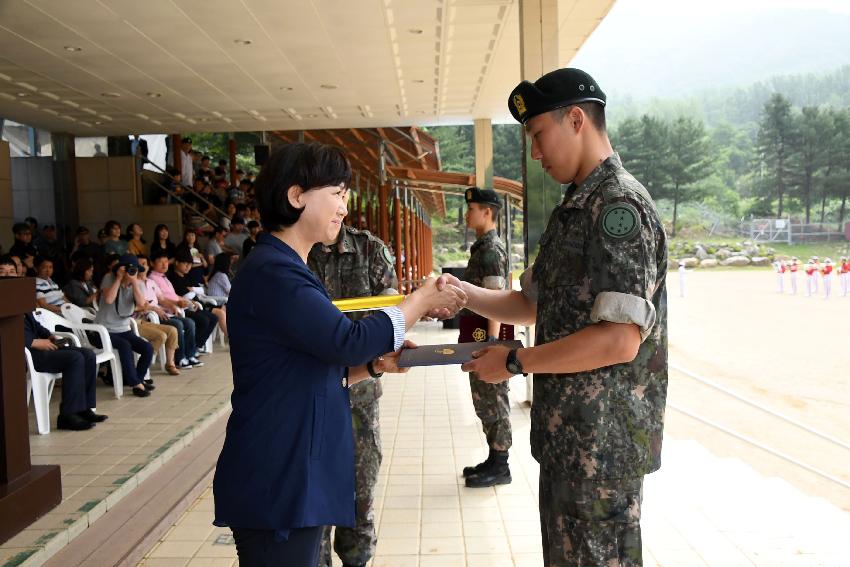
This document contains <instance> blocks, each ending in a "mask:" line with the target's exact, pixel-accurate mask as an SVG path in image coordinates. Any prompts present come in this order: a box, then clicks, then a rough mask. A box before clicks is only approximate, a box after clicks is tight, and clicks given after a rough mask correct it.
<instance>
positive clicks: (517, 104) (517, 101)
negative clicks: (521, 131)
mask: <svg viewBox="0 0 850 567" xmlns="http://www.w3.org/2000/svg"><path fill="white" fill-rule="evenodd" d="M513 100H514V108H516V111H517V113H518V114H519V115H520V118H521V117H522V115H523V114H525V113H526V112H527V109H526V108H525V99H523V98H522V95H521V94H519V93H517V94H515V95H514V99H513Z"/></svg>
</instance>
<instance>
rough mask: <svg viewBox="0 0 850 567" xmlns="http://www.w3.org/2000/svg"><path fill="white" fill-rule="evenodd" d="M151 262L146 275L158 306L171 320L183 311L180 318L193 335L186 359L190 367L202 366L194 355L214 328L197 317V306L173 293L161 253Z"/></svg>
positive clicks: (205, 319) (165, 263)
mask: <svg viewBox="0 0 850 567" xmlns="http://www.w3.org/2000/svg"><path fill="white" fill-rule="evenodd" d="M151 262H152V265H151V272H150V274H148V280H151V281H153V282H154V283H155V284H156V285H157V287H158V288H159V295H158V296H157V299H158V300H159V304H160V305H161V306H162V307H163V308H164V309H165V311H166V313H168V315H169V317H171V318H173V317H174V316H175V315H180V311H179V310H181V309H182V310H185V311H183V313H182V315H181V316H183V317H185V318H186V319H187V320H188V321H187V323H189V322H191V328H192V331H193V333H192V334H193V335H194V337H193V338H194V343H189V341H188V337H187V342H186V353H185V354H186V358H187V360H188V361H189V363H190V364H191V365H192V366H202V365H203V363H201V361H200V360H198V358H197V356H196V355H197V354H198V349H199V348H200V347H202V346H203V345H204V344H205V343H206V342H207V339H208V338H209V336H210V334H212V332H213V329H214V328H215V327H214V326H213V324H210V323H209V320H208V319H207V318H206V316H203V315H197V310H198V309H199V307H198V305H197V304H195V303H193V302H191V301H189V300H188V299H186V298H185V297H182V296H181V295H178V294H177V293H176V292H175V290H174V286H173V285H172V284H171V280H169V278H168V276H167V274H168V273H169V268H168V258H167V257H166V256H165V255H164V254H162V253H161V254H160V255H159V256H154V257H153V259H152V260H151ZM188 266H191V259H190V260H189V263H188V264H186V269H187V271H188ZM186 326H187V327H188V326H189V325H188V324H187V325H186ZM178 367H179V368H183V366H181V365H178Z"/></svg>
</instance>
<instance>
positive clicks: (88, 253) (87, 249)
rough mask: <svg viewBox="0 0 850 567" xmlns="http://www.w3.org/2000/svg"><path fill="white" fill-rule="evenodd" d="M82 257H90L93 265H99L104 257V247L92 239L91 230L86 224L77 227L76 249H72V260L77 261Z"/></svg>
mask: <svg viewBox="0 0 850 567" xmlns="http://www.w3.org/2000/svg"><path fill="white" fill-rule="evenodd" d="M81 257H82V258H88V259H89V260H91V263H92V264H93V265H97V263H98V262H100V260H101V258H102V257H103V248H102V247H101V246H100V245H99V244H96V243H94V242H92V241H91V232H89V229H88V228H86V227H84V226H80V227H77V232H76V235H75V237H74V249H73V250H72V251H71V262H76V261H77V259H79V258H81Z"/></svg>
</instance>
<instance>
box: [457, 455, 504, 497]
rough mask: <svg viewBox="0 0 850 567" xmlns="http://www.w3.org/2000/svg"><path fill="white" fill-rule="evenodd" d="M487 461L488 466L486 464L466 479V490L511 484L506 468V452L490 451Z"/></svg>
mask: <svg viewBox="0 0 850 567" xmlns="http://www.w3.org/2000/svg"><path fill="white" fill-rule="evenodd" d="M487 460H488V461H490V463H489V464H486V465H485V466H484V467H482V468H481V469H480V470H479V471H478V472H477V473H475V474H473V475H471V476H468V477H466V486H467V487H468V488H484V487H485V486H496V485H497V484H510V483H511V469H510V467H509V466H508V452H507V451H491V453H490V457H488V459H487ZM485 463H486V461H485Z"/></svg>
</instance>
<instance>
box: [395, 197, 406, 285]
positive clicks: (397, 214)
mask: <svg viewBox="0 0 850 567" xmlns="http://www.w3.org/2000/svg"><path fill="white" fill-rule="evenodd" d="M393 232H394V233H395V234H394V235H393V247H394V248H395V275H396V277H397V278H398V281H399V286H398V287H399V290H398V292H399V293H403V292H402V286H401V275H402V273H401V250H402V247H403V246H404V243H403V242H402V240H401V199H400V198H399V188H398V187H396V189H395V198H394V199H393Z"/></svg>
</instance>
